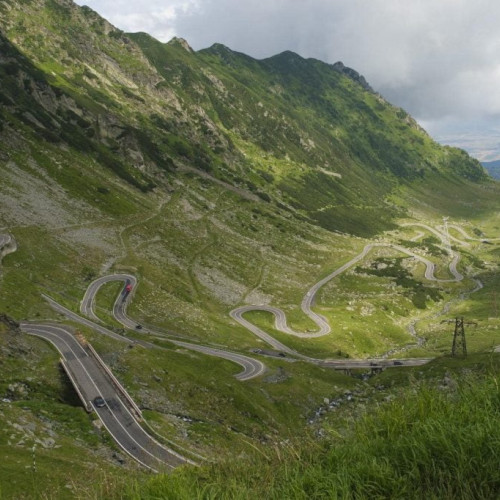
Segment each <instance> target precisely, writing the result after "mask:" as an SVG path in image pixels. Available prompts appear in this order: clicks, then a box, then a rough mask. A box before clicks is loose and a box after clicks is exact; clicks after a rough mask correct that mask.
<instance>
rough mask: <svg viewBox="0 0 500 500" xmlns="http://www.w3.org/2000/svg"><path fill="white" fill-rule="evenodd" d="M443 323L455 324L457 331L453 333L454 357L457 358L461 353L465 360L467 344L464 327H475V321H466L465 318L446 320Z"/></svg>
mask: <svg viewBox="0 0 500 500" xmlns="http://www.w3.org/2000/svg"><path fill="white" fill-rule="evenodd" d="M441 323H455V331H454V332H453V344H452V346H451V355H452V357H454V358H455V357H457V356H459V355H460V353H461V354H462V355H463V357H464V358H466V357H467V343H466V341H465V326H464V325H475V326H477V323H476V322H475V321H464V318H463V317H461V318H455V319H445V320H443V321H441Z"/></svg>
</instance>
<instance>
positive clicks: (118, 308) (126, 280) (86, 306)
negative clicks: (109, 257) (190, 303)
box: [73, 274, 266, 381]
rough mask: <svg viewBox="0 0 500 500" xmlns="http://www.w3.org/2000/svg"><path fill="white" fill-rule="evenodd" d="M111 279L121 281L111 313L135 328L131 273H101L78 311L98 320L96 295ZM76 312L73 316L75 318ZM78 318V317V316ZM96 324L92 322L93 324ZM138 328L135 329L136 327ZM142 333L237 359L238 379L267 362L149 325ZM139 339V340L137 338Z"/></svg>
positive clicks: (261, 368) (251, 374)
mask: <svg viewBox="0 0 500 500" xmlns="http://www.w3.org/2000/svg"><path fill="white" fill-rule="evenodd" d="M113 281H120V282H123V285H124V286H123V288H122V290H121V291H120V293H119V294H118V296H117V298H116V300H115V302H114V305H113V311H112V312H113V316H114V318H115V319H116V320H117V321H118V322H119V323H121V324H122V325H123V326H124V327H125V328H128V329H130V330H136V326H137V321H133V320H132V319H130V318H129V317H128V316H127V305H128V304H129V302H130V301H131V300H132V298H133V296H134V292H135V288H136V286H137V279H136V277H135V276H133V275H132V274H111V275H109V276H102V277H101V278H98V279H96V280H94V281H93V282H92V283H91V284H90V285H89V286H88V288H87V290H86V292H85V295H84V296H83V299H82V302H81V304H80V311H81V313H82V314H84V315H85V316H88V317H89V318H93V319H95V320H97V321H100V319H99V318H98V317H97V315H96V313H95V297H96V294H97V292H98V291H99V289H100V288H101V286H103V285H104V284H106V283H110V282H113ZM127 285H130V286H131V291H130V292H127V290H126V286H127ZM75 316H76V318H75ZM77 318H78V319H77ZM73 319H77V321H81V320H83V318H81V317H79V316H77V315H75V314H74V313H73ZM94 328H95V326H94ZM103 330H106V331H107V332H109V330H107V329H104V328H103V327H100V329H99V331H101V333H104V332H103ZM136 331H137V330H136ZM140 331H141V333H147V334H152V335H158V336H161V337H162V338H164V339H165V340H168V341H169V342H171V343H172V344H175V345H178V346H179V347H183V348H185V349H190V350H192V351H197V352H201V353H203V354H206V355H208V356H215V357H218V358H223V359H227V360H229V361H232V362H233V363H237V364H238V365H240V366H242V367H243V371H242V372H240V373H238V374H237V375H235V378H237V379H238V380H241V381H244V380H250V379H252V378H255V377H258V376H260V375H262V374H263V373H264V372H265V370H266V366H265V365H264V363H262V361H260V360H258V359H254V358H251V357H249V356H245V355H243V354H239V353H235V352H231V351H226V350H223V349H218V348H215V347H209V346H204V345H201V344H193V343H191V342H183V341H179V340H175V339H171V338H166V337H165V336H164V335H162V334H161V333H160V332H157V331H155V330H152V329H150V328H145V327H142V328H141V330H140ZM111 333H113V335H114V336H115V337H116V336H118V337H120V338H121V340H123V339H125V337H122V336H121V335H118V334H116V333H114V332H111ZM126 340H127V341H128V342H130V340H129V339H126ZM138 342H140V341H138ZM140 343H141V344H143V345H144V346H145V347H157V346H156V345H155V344H152V343H150V342H140Z"/></svg>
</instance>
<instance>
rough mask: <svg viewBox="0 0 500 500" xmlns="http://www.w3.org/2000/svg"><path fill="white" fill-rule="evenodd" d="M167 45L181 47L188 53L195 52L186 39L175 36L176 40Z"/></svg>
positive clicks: (173, 39)
mask: <svg viewBox="0 0 500 500" xmlns="http://www.w3.org/2000/svg"><path fill="white" fill-rule="evenodd" d="M167 45H173V46H179V47H182V48H183V49H184V50H186V51H187V52H190V53H192V52H194V50H193V49H192V48H191V45H189V43H188V42H187V41H186V40H185V39H184V38H180V37H177V36H174V38H172V40H170V41H169V42H168V44H167Z"/></svg>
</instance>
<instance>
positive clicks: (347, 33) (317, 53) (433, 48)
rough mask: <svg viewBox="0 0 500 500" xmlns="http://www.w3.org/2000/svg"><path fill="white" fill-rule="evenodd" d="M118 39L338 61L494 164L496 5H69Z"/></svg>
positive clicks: (498, 143) (499, 31) (114, 1)
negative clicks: (96, 16)
mask: <svg viewBox="0 0 500 500" xmlns="http://www.w3.org/2000/svg"><path fill="white" fill-rule="evenodd" d="M77 3H78V4H80V5H84V4H85V5H88V6H90V7H91V8H93V9H94V10H96V11H97V12H99V13H100V14H101V15H102V16H103V17H105V18H106V19H108V20H109V21H110V22H111V23H113V24H114V25H115V26H117V27H119V28H121V29H123V30H125V31H131V32H134V31H146V32H148V33H150V34H151V35H153V36H154V37H156V38H158V39H159V40H162V41H168V40H169V39H170V38H172V37H173V36H180V37H182V38H185V39H186V40H187V41H188V42H189V44H190V45H191V46H192V47H193V48H194V49H201V48H204V47H208V46H210V45H212V44H213V43H215V42H219V43H223V44H225V45H227V46H228V47H230V48H231V49H233V50H237V51H240V52H244V53H246V54H248V55H250V56H253V57H256V58H264V57H268V56H271V55H274V54H277V53H279V52H282V51H284V50H293V51H294V52H297V53H299V54H300V55H302V56H304V57H316V58H318V59H321V60H323V61H325V62H329V63H334V62H336V61H342V62H344V64H346V65H347V66H351V67H352V68H354V69H356V70H357V71H359V72H360V73H361V74H363V75H364V76H365V77H366V79H367V80H368V82H369V83H370V84H371V86H372V87H373V88H374V89H375V90H377V91H379V92H380V93H381V94H382V95H383V96H384V97H386V98H387V99H388V100H389V101H390V102H392V103H393V104H396V105H398V106H401V107H403V108H405V109H406V110H407V111H408V112H410V113H411V114H412V115H413V116H414V117H415V118H416V119H417V120H418V121H419V122H420V123H421V124H422V125H423V126H424V127H425V128H426V129H427V130H428V131H429V132H430V133H431V134H432V135H433V136H434V137H436V138H438V139H440V140H442V141H446V142H447V143H450V144H454V145H459V146H461V147H464V148H465V149H467V150H469V151H470V152H471V153H473V154H475V155H476V156H477V157H479V158H480V159H497V158H500V2H496V1H495V0H474V1H472V0H264V1H262V0H245V1H243V2H240V1H238V0H141V1H136V0H78V1H77Z"/></svg>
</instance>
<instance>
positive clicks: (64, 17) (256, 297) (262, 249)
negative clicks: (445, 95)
mask: <svg viewBox="0 0 500 500" xmlns="http://www.w3.org/2000/svg"><path fill="white" fill-rule="evenodd" d="M0 17H1V19H2V22H1V27H0V103H1V106H0V203H1V210H0V228H1V229H0V235H1V236H2V238H0V241H6V240H5V239H4V236H3V235H5V234H8V235H11V236H12V237H13V238H14V239H15V241H16V244H17V248H16V251H15V252H13V253H9V254H8V255H6V256H5V257H4V259H3V260H2V263H1V266H2V267H1V275H0V353H1V357H0V374H1V376H0V395H2V396H1V397H2V398H3V399H4V400H6V401H3V402H2V403H1V406H0V416H1V417H2V421H3V422H4V424H5V425H4V426H3V427H2V428H1V429H0V450H1V452H2V456H3V457H6V458H5V461H4V464H3V465H2V467H4V469H2V468H1V467H0V479H1V480H2V482H1V488H2V489H1V490H0V496H1V495H2V494H3V495H10V496H11V497H13V498H15V497H16V496H17V497H23V496H24V497H30V494H31V496H33V495H34V491H35V490H34V489H29V490H28V488H35V486H36V495H39V496H42V495H45V496H47V497H60V498H65V497H68V498H74V496H75V493H74V491H73V489H72V488H76V487H78V488H83V490H82V493H81V496H86V497H90V498H91V497H97V498H100V497H103V498H110V497H112V495H110V494H109V490H108V486H109V485H114V486H116V484H122V483H120V481H129V480H130V481H133V480H135V479H137V481H139V482H141V481H143V480H144V474H143V472H141V470H140V469H138V466H135V465H134V462H132V460H131V459H128V458H127V457H124V456H123V455H122V454H121V453H120V452H119V451H117V449H116V448H113V445H112V444H111V441H110V438H109V436H108V435H107V434H106V432H105V431H104V430H103V429H102V426H101V424H100V423H99V421H97V419H95V420H94V417H93V416H92V415H91V416H88V415H87V414H86V413H85V411H84V410H83V408H82V407H81V405H80V403H79V401H78V399H77V398H76V396H75V394H74V391H73V390H72V387H71V384H70V383H69V381H68V379H67V377H66V375H65V374H64V372H63V371H61V370H60V369H59V368H58V364H57V362H58V355H57V354H56V353H55V351H54V350H53V349H52V348H51V347H50V346H49V345H48V344H46V343H45V342H43V341H42V340H40V339H37V338H33V337H31V336H28V335H26V334H25V333H22V332H21V331H20V330H19V328H18V327H17V322H20V321H24V320H28V321H35V320H36V321H44V322H45V321H46V322H51V323H56V324H59V323H64V324H68V323H69V324H71V325H72V326H73V328H74V329H76V330H77V331H78V332H79V334H80V335H79V337H78V338H80V339H81V338H85V339H87V341H88V342H90V343H91V344H92V345H93V346H94V347H95V349H96V350H97V351H98V352H99V354H100V355H101V357H102V358H103V360H104V362H105V363H106V364H107V365H108V366H109V367H110V369H111V370H112V371H113V373H115V375H116V376H117V378H118V379H119V380H120V382H122V383H123V384H124V385H125V386H126V387H127V390H128V391H129V392H130V394H131V395H132V397H133V398H134V400H135V401H137V403H138V405H139V406H140V408H141V409H142V410H143V414H144V417H145V419H146V421H147V422H148V423H149V425H150V426H151V428H152V429H153V431H154V432H157V433H158V434H161V435H162V436H164V439H166V442H168V443H173V446H175V449H176V450H178V451H179V453H182V454H184V453H186V454H187V455H188V456H196V457H198V458H199V457H206V458H209V459H212V460H219V459H227V460H229V461H231V460H233V461H234V458H235V457H238V459H239V460H242V461H244V460H252V459H253V457H254V456H255V455H254V454H257V455H260V456H262V457H268V456H270V455H269V450H277V451H276V453H278V455H279V453H280V450H281V448H280V447H281V446H285V445H284V444H283V443H287V442H288V439H295V438H296V437H297V436H299V435H302V434H308V433H309V430H308V429H313V430H314V431H313V432H311V434H312V435H313V436H312V439H313V440H316V439H318V438H319V437H320V436H321V435H324V434H325V433H324V432H323V429H322V427H321V425H322V424H321V423H320V424H318V422H320V421H321V418H323V416H324V414H325V413H328V412H332V413H334V410H332V408H333V407H334V406H335V405H330V403H325V401H326V400H328V401H330V402H332V401H341V402H342V404H344V403H345V404H346V407H347V408H348V411H347V413H349V408H351V407H350V406H349V405H350V401H351V399H352V395H353V394H354V393H355V394H356V397H357V396H358V395H359V397H360V400H361V401H360V406H359V408H358V407H357V406H356V409H355V410H353V415H354V416H356V415H359V414H360V413H362V411H363V410H362V405H363V404H365V403H366V408H369V407H370V406H369V405H370V404H371V403H373V404H378V403H379V400H378V399H377V398H378V394H379V393H378V392H377V391H378V390H379V389H376V387H377V383H376V380H377V379H375V378H374V384H373V387H374V389H373V391H372V390H371V389H370V388H367V387H366V386H365V385H364V384H365V382H366V381H365V380H363V379H362V378H361V377H362V374H361V373H360V372H358V371H356V370H355V371H354V376H349V375H348V374H345V373H342V372H340V371H336V370H333V369H331V368H329V367H325V366H324V365H322V364H321V362H320V360H325V359H334V360H335V362H337V361H339V360H340V361H342V360H344V361H345V360H352V359H355V360H358V359H360V360H362V361H363V362H364V363H365V365H367V366H368V367H370V366H371V365H370V364H369V361H367V359H368V358H369V359H371V358H377V359H384V360H385V361H386V362H387V363H392V361H389V359H388V358H390V357H391V356H392V357H393V356H395V355H396V354H397V355H401V356H403V357H405V356H407V357H415V358H418V359H421V358H431V357H444V356H445V354H446V353H448V351H449V343H450V332H449V328H448V325H446V324H441V322H440V320H439V321H437V320H436V318H437V317H440V316H441V315H443V314H445V311H446V314H447V315H456V316H457V317H458V316H462V315H464V314H468V315H470V316H471V317H475V318H481V319H482V323H481V332H480V333H478V334H477V335H475V336H472V338H471V339H469V343H468V347H469V349H470V350H471V351H473V352H483V351H485V350H487V349H491V346H492V345H493V344H494V343H496V342H497V338H498V321H497V319H496V313H495V307H494V303H493V300H494V299H493V297H494V295H493V292H494V290H495V289H497V287H498V277H497V260H498V244H497V242H496V239H495V234H494V232H495V231H496V230H497V229H498V228H497V214H498V199H499V196H498V195H499V190H500V187H499V184H498V183H497V182H495V181H494V180H493V179H491V178H490V177H489V176H488V175H487V173H486V171H485V170H484V168H483V167H482V166H481V165H480V164H479V163H478V162H477V161H476V160H474V159H472V158H470V157H469V156H468V155H467V154H466V153H465V152H464V151H462V150H459V149H456V148H451V147H443V146H440V145H439V144H437V143H436V142H435V141H433V139H432V138H431V137H430V136H429V135H428V134H427V133H426V132H425V131H424V130H423V129H422V128H421V127H420V126H419V125H418V124H417V123H416V122H415V120H414V119H413V118H412V117H411V116H409V115H408V113H406V112H405V111H404V110H402V109H400V108H398V107H395V106H392V105H391V104H390V103H388V102H387V101H386V100H385V99H384V98H383V97H382V96H381V95H379V94H378V93H377V92H376V89H373V88H372V87H371V86H370V85H369V83H368V82H366V80H365V79H364V78H363V77H362V76H361V74H360V73H359V72H358V71H356V70H354V69H351V68H347V67H346V66H344V64H342V63H340V62H337V63H335V64H327V63H325V62H322V61H319V60H315V59H305V58H303V57H301V56H299V55H297V54H295V53H292V52H283V53H281V54H277V55H275V56H273V57H270V58H267V59H263V60H256V59H254V58H252V57H249V56H247V55H245V54H241V53H238V52H235V51H233V50H231V49H230V48H228V47H225V46H224V45H221V44H215V45H213V46H212V47H210V48H207V49H204V50H200V51H194V50H192V48H191V47H190V46H189V44H188V42H186V41H185V40H182V39H179V38H175V39H173V40H171V41H170V42H168V43H161V42H159V41H158V40H155V39H154V38H152V37H151V36H149V35H148V34H146V33H124V32H122V31H120V30H119V29H117V28H115V27H114V26H112V25H111V24H110V23H108V22H107V21H106V20H104V19H102V18H101V17H100V16H99V15H98V14H96V13H95V12H94V11H92V10H91V9H90V8H88V7H78V6H77V5H75V4H74V3H73V2H71V1H70V0H28V1H21V0H9V1H4V2H0ZM443 217H448V219H447V220H449V222H448V224H449V226H445V229H446V231H448V229H449V234H448V233H447V232H446V231H445V229H443V228H442V227H441V225H442V224H443ZM455 223H456V224H459V225H460V227H459V229H457V227H458V226H455ZM416 226H417V227H416ZM443 231H445V232H443ZM460 231H462V232H460ZM445 233H446V234H445ZM443 238H444V239H443ZM446 238H448V239H446ZM474 238H476V239H474ZM465 239H467V240H470V241H467V242H465V243H468V244H463V245H462V243H461V241H462V240H465ZM402 248H404V249H405V251H402V250H401V249H402ZM449 252H459V253H460V260H459V261H458V260H453V263H454V265H456V266H458V268H459V270H460V273H462V274H463V276H464V279H458V277H459V276H462V274H459V273H458V271H455V272H453V271H452V269H453V266H452V267H450V266H449V260H450V259H449V256H450V255H449ZM457 259H458V257H457ZM426 262H432V264H433V265H434V266H435V267H436V268H435V269H434V270H433V271H432V272H430V268H431V266H430V264H429V265H427V264H426ZM347 264H349V265H347ZM336 270H343V271H342V272H340V271H339V272H337V271H336ZM344 271H345V272H344ZM123 273H127V275H129V274H133V275H134V276H135V277H136V278H137V280H138V281H137V287H136V290H135V291H134V293H133V300H132V301H131V303H130V305H129V306H128V308H127V313H128V314H129V316H130V317H131V318H133V319H134V324H136V328H132V329H125V328H124V327H123V324H121V323H119V322H118V321H117V319H116V318H115V317H114V316H113V315H112V313H111V310H112V309H113V304H114V303H115V299H116V296H117V294H119V293H120V292H121V290H122V288H123V284H122V283H120V282H117V281H111V282H110V283H106V284H105V285H103V287H102V289H101V290H100V291H99V293H98V295H97V297H96V302H95V305H96V314H97V315H98V317H99V318H100V321H101V322H102V323H103V324H106V325H107V326H108V327H109V328H111V329H113V332H114V334H115V336H116V335H122V336H125V337H126V339H129V342H119V341H117V340H116V337H114V338H110V337H105V336H103V335H100V334H99V333H97V332H96V331H95V329H93V328H90V327H89V326H88V325H87V326H85V325H81V324H77V323H75V322H73V321H69V322H68V321H67V320H66V319H65V318H64V317H63V316H62V315H61V314H60V312H57V311H54V310H53V308H52V307H51V306H50V305H49V303H48V301H47V300H46V298H44V296H45V297H47V296H50V297H51V298H52V299H53V300H55V301H57V302H58V303H59V304H61V305H62V306H65V307H66V308H67V309H70V310H71V311H72V312H73V313H79V311H80V306H81V302H82V298H83V296H84V293H85V291H86V290H87V288H88V286H89V285H90V284H91V283H92V282H93V280H94V279H96V278H98V277H101V276H105V275H109V274H115V275H121V276H122V275H123ZM335 273H336V274H335ZM429 273H430V274H431V275H432V276H433V277H434V278H435V279H428V276H429ZM433 273H435V275H434V274H433ZM450 276H451V277H450ZM457 276H458V277H457ZM325 277H332V279H330V281H328V280H327V282H324V284H323V286H322V287H320V289H319V288H318V289H316V291H315V292H314V294H313V296H311V292H308V290H309V291H310V290H313V289H314V286H315V284H317V283H322V282H323V281H324V279H325ZM333 277H334V278H333ZM478 280H480V282H481V285H482V287H479V285H478ZM471 290H472V291H473V292H474V295H473V296H471V294H472V293H473V292H472V291H471ZM316 292H317V293H316ZM471 297H472V298H471ZM313 299H314V300H313ZM304 303H305V304H306V305H307V306H308V307H310V308H313V309H314V311H318V312H319V313H320V314H321V317H322V318H324V321H325V322H327V323H328V324H329V325H331V326H332V333H331V334H328V335H321V336H318V335H316V332H317V326H318V325H317V323H316V322H315V321H313V319H311V318H312V317H314V316H313V315H312V313H311V314H304V308H303V307H302V308H301V304H304ZM240 306H248V308H249V310H248V311H246V312H243V313H242V314H244V318H245V320H247V321H249V322H251V323H252V324H253V325H254V326H255V328H254V331H253V332H252V331H249V329H248V328H247V327H245V326H244V325H243V323H242V322H240V321H237V318H238V315H237V314H236V313H234V310H235V309H236V308H238V307H240ZM271 306H273V307H279V308H280V309H281V310H282V311H285V315H286V318H287V325H288V326H289V327H290V329H292V330H294V331H295V332H302V333H301V334H299V335H288V334H286V333H283V331H282V329H281V331H280V326H279V325H278V326H277V325H276V324H275V322H274V316H273V315H272V314H271V313H270V312H269V311H270V310H271V311H272V310H273V309H271ZM59 311H61V309H59ZM274 311H275V310H274ZM143 325H144V328H142V327H143ZM259 329H260V330H264V331H265V332H266V333H267V332H268V335H271V336H272V337H273V338H274V339H275V341H274V345H273V346H272V349H271V348H270V347H269V345H268V343H269V342H268V340H266V337H265V335H261V336H260V337H259V336H258V335H256V334H255V330H257V331H260V330H259ZM150 331H151V332H155V334H154V335H153V334H150V333H148V332H150ZM415 332H417V333H415ZM122 340H123V339H122ZM136 341H137V342H136ZM181 342H182V344H181ZM498 343H500V339H498ZM152 345H154V346H156V347H157V349H156V348H153V347H152ZM280 345H285V347H286V349H285V350H284V349H282V348H280V347H276V346H280ZM193 346H194V347H193ZM200 346H201V347H205V348H210V349H213V350H223V351H224V352H225V353H226V358H222V359H221V357H220V356H219V357H217V356H212V355H207V354H206V351H200V350H199V349H197V348H199V347H200ZM294 351H297V352H298V353H299V354H298V355H297V356H295V355H293V352H294ZM228 353H229V354H228ZM290 353H291V354H290ZM235 354H239V355H245V356H247V357H248V356H249V357H253V358H254V359H256V360H260V361H261V362H262V363H263V364H265V366H266V370H265V372H264V373H263V374H262V373H261V374H259V376H258V377H254V378H252V379H250V380H246V381H240V380H239V379H236V378H235V375H237V374H238V373H239V370H240V369H241V367H239V366H238V365H237V364H235V363H234V362H232V361H230V359H231V356H232V355H235ZM228 359H229V360H228ZM311 360H313V362H312V361H311ZM314 360H315V361H314ZM447 362H448V361H447V360H446V359H445V360H444V361H442V363H443V364H442V365H441V364H439V363H440V361H439V360H437V361H436V363H437V366H438V368H437V369H436V370H437V371H439V370H441V368H442V367H443V366H445V367H447V366H448V365H447V364H446V363H447ZM453 366H454V367H455V368H456V369H457V370H460V368H459V367H457V366H458V365H453ZM435 367H436V365H434V364H433V365H432V366H429V368H428V370H429V372H427V371H426V370H427V368H424V367H415V368H411V367H403V368H402V370H407V371H401V372H399V371H398V372H397V375H395V376H394V377H395V378H394V379H392V378H391V377H392V375H391V373H388V372H391V370H387V371H386V372H384V373H383V374H380V375H381V379H382V380H383V381H384V383H383V384H382V383H380V384H378V385H383V386H385V387H392V382H393V380H394V381H395V383H399V382H400V381H401V380H402V379H403V378H405V377H406V373H411V376H410V377H409V378H410V382H411V383H413V382H412V381H413V380H414V379H413V378H411V377H412V376H416V377H418V376H420V375H419V373H420V371H419V370H421V372H422V373H426V374H427V373H429V374H431V373H434V372H433V370H435ZM376 368H377V370H378V365H376ZM392 368H394V366H392ZM392 368H391V369H392ZM394 369H395V370H397V369H398V368H394ZM450 369H451V368H450ZM369 370H371V372H374V371H376V370H375V368H369ZM402 373H404V374H405V375H404V376H403V375H401V374H402ZM373 374H374V373H369V376H371V375H373ZM364 375H366V373H365V374H364ZM364 375H363V376H364ZM441 375H442V374H441V372H440V376H441ZM398 377H400V378H398ZM405 380H406V378H405ZM398 381H399V382H398ZM355 391H358V392H355ZM348 396H350V397H348ZM383 397H387V398H388V399H390V398H392V397H393V394H387V393H385V392H384V395H383ZM339 404H340V403H339ZM351 416H352V415H346V418H347V420H346V422H347V421H348V419H349V418H350V417H351ZM316 425H318V426H319V427H317V426H316ZM346 425H347V426H348V425H349V424H346ZM342 432H343V430H342V429H340V428H339V429H336V430H335V431H333V433H332V434H335V433H336V434H335V435H341V434H342ZM159 439H160V438H159ZM33 443H36V445H37V446H36V447H35V446H34V444H33ZM13 449H15V453H12V450H13ZM273 453H274V452H273ZM35 458H36V467H35V466H34V465H33V463H34V462H35ZM98 471H99V472H98ZM124 471H126V474H124ZM124 476H126V477H125V479H123V478H124ZM7 477H8V478H9V480H8V481H7V482H5V481H4V478H7ZM87 477H91V478H92V481H88V480H87ZM186 477H187V476H186ZM200 477H201V476H200ZM34 478H35V480H34ZM68 478H71V480H69V479H68ZM103 478H104V479H103ZM4 483H5V484H4ZM68 485H69V486H68ZM114 486H113V487H114ZM109 487H110V488H111V486H109ZM23 488H24V489H23ZM131 488H133V486H131ZM111 489H112V488H111ZM118 496H119V495H117V497H118ZM130 496H132V497H133V494H131V495H130ZM152 496H154V495H153V494H152ZM156 496H160V497H161V494H158V495H156ZM188 497H189V495H188Z"/></svg>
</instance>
